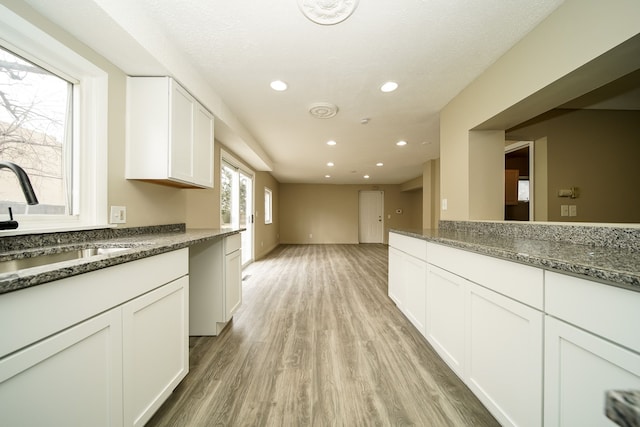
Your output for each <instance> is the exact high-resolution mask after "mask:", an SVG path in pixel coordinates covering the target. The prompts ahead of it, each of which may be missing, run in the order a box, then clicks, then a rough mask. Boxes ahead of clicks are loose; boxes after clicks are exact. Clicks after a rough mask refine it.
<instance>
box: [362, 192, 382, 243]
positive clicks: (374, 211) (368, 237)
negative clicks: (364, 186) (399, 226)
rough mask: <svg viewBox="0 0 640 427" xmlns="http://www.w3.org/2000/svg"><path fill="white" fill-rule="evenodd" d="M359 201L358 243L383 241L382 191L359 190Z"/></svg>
mask: <svg viewBox="0 0 640 427" xmlns="http://www.w3.org/2000/svg"><path fill="white" fill-rule="evenodd" d="M359 202H360V203H359V206H360V214H359V216H360V218H359V233H358V235H359V241H360V243H384V215H383V214H384V192H383V191H360V193H359Z"/></svg>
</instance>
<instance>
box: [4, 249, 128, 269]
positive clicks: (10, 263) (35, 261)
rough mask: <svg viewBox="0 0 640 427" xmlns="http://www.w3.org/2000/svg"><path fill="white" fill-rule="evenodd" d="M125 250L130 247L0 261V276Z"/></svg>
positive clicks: (74, 250)
mask: <svg viewBox="0 0 640 427" xmlns="http://www.w3.org/2000/svg"><path fill="white" fill-rule="evenodd" d="M127 249H131V247H95V248H88V249H73V250H68V251H64V252H58V253H53V254H46V255H37V256H33V257H29V258H19V259H10V260H7V261H0V274H2V273H9V272H12V271H18V270H22V269H25V268H31V267H39V266H43V265H49V264H55V263H57V262H63V261H70V260H74V259H82V258H90V257H92V256H96V255H107V254H113V253H117V252H122V251H126V250H127Z"/></svg>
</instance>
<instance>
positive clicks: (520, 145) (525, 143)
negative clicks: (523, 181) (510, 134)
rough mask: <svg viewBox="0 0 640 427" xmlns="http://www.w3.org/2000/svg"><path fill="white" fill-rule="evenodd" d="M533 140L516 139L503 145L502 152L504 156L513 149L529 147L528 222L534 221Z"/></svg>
mask: <svg viewBox="0 0 640 427" xmlns="http://www.w3.org/2000/svg"><path fill="white" fill-rule="evenodd" d="M534 145H535V144H534V143H533V141H518V142H514V143H512V144H509V145H505V147H504V154H505V156H506V155H507V154H509V153H512V152H514V151H518V150H520V149H521V148H525V147H529V222H531V221H534V220H535V218H534V214H535V209H534V204H535V200H534V199H535V197H534V193H535V185H536V184H535V170H534V158H535V152H534V151H533V150H534Z"/></svg>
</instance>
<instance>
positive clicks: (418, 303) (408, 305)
mask: <svg viewBox="0 0 640 427" xmlns="http://www.w3.org/2000/svg"><path fill="white" fill-rule="evenodd" d="M403 259H404V263H403V267H402V274H403V276H404V289H405V300H404V302H403V304H402V307H403V312H404V314H405V316H407V318H408V319H409V321H410V322H411V323H413V326H415V327H416V329H417V330H418V331H420V333H421V334H422V335H424V334H425V317H426V313H425V310H426V303H427V300H426V298H427V297H426V295H427V263H426V262H424V261H422V260H419V259H417V258H414V257H412V256H409V255H404V257H403Z"/></svg>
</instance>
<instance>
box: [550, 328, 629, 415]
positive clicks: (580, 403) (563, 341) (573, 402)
mask: <svg viewBox="0 0 640 427" xmlns="http://www.w3.org/2000/svg"><path fill="white" fill-rule="evenodd" d="M602 320H603V321H605V319H602ZM632 327H633V326H632ZM638 389H640V354H638V353H635V352H633V351H630V350H628V349H626V348H624V347H621V346H619V345H616V344H614V343H612V342H610V341H608V340H605V339H603V338H600V337H598V336H596V335H593V334H591V333H588V332H586V331H584V330H582V329H578V328H576V327H574V326H572V325H570V324H568V323H565V322H563V321H561V320H558V319H555V318H553V317H551V316H546V319H545V390H544V398H545V416H544V421H545V424H544V425H545V426H548V427H556V426H580V427H590V426H594V427H596V426H598V427H600V426H615V425H616V424H615V423H614V422H613V421H611V420H609V419H608V418H607V417H606V415H605V393H606V391H607V390H638Z"/></svg>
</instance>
